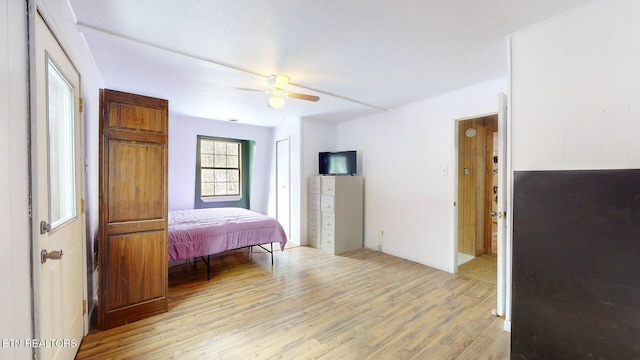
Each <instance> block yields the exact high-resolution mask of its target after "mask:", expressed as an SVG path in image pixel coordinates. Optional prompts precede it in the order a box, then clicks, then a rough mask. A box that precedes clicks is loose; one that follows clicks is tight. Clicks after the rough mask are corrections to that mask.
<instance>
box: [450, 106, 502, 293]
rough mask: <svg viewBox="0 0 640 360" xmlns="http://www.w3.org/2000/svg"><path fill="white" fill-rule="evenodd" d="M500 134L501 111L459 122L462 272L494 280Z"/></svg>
mask: <svg viewBox="0 0 640 360" xmlns="http://www.w3.org/2000/svg"><path fill="white" fill-rule="evenodd" d="M497 137H498V115H497V114H494V115H488V116H482V117H478V118H472V119H467V120H462V121H459V123H458V150H457V151H458V154H457V156H458V169H457V170H458V171H457V174H458V181H457V182H458V201H457V203H458V244H457V245H458V272H459V273H462V274H466V275H469V276H472V277H476V278H480V279H482V280H486V281H490V282H492V283H495V282H496V271H497V253H498V244H497V239H498V236H497V218H496V216H495V215H496V214H497V206H498V198H497V196H498V170H497V169H498V161H499V158H498V148H497V147H498V138H497ZM492 215H493V216H492Z"/></svg>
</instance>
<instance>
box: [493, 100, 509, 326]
mask: <svg viewBox="0 0 640 360" xmlns="http://www.w3.org/2000/svg"><path fill="white" fill-rule="evenodd" d="M507 165H508V159H507V95H505V94H503V93H500V94H498V194H497V195H498V268H497V274H498V279H497V289H496V290H497V294H498V302H497V308H496V312H497V315H500V316H502V315H504V314H505V302H506V277H507V267H506V259H507V257H508V255H509V252H508V250H509V249H507V246H506V241H507V240H506V237H507V218H506V217H507V194H508V185H509V184H508V180H507V179H508V177H507V171H508V167H507Z"/></svg>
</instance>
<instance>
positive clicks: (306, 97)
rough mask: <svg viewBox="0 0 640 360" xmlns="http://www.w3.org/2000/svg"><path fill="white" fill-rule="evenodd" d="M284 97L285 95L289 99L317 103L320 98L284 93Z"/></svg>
mask: <svg viewBox="0 0 640 360" xmlns="http://www.w3.org/2000/svg"><path fill="white" fill-rule="evenodd" d="M285 95H287V97H290V98H294V99H302V100H307V101H318V100H320V97H319V96H315V95H307V94H298V93H286V94H285Z"/></svg>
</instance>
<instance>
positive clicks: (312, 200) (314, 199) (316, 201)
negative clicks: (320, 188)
mask: <svg viewBox="0 0 640 360" xmlns="http://www.w3.org/2000/svg"><path fill="white" fill-rule="evenodd" d="M309 209H311V210H320V195H309Z"/></svg>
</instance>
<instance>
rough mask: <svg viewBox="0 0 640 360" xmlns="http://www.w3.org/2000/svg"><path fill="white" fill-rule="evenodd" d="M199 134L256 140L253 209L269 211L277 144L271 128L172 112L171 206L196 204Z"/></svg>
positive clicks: (190, 207) (170, 151)
mask: <svg viewBox="0 0 640 360" xmlns="http://www.w3.org/2000/svg"><path fill="white" fill-rule="evenodd" d="M169 106H171V100H169ZM198 135H206V136H215V137H223V138H232V139H240V140H254V141H255V142H256V153H255V162H254V169H253V185H252V189H251V209H252V210H255V211H258V212H261V213H265V214H266V213H267V212H268V208H269V206H268V200H269V194H270V192H271V191H272V186H271V172H272V154H273V152H274V151H273V148H274V146H275V144H274V142H273V136H272V130H271V128H266V127H261V126H252V125H246V124H240V123H232V122H229V121H218V120H211V119H202V118H195V117H188V116H183V115H175V114H170V115H169V210H181V209H193V207H194V197H195V186H196V185H195V184H196V183H195V182H196V146H197V136H198ZM274 214H275V212H274Z"/></svg>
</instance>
